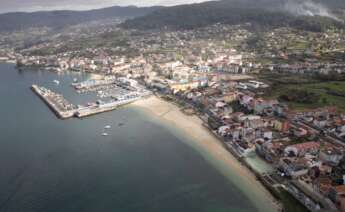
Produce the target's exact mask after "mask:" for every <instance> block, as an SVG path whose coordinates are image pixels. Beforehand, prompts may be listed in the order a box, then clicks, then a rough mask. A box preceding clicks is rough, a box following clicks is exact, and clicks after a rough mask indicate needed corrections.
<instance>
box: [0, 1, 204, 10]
mask: <svg viewBox="0 0 345 212" xmlns="http://www.w3.org/2000/svg"><path fill="white" fill-rule="evenodd" d="M203 1H205V0H0V13H5V12H14V11H29V12H31V11H38V10H60V9H69V10H87V9H95V8H102V7H109V6H114V5H120V6H127V5H137V6H152V5H165V6H171V5H177V4H187V3H195V2H203Z"/></svg>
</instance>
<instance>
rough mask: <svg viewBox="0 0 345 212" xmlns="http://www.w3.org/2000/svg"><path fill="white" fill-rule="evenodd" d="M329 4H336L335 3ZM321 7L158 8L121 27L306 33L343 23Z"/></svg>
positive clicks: (270, 0)
mask: <svg viewBox="0 0 345 212" xmlns="http://www.w3.org/2000/svg"><path fill="white" fill-rule="evenodd" d="M330 1H331V2H333V3H334V2H335V3H334V4H332V5H338V4H336V3H337V0H330ZM330 11H331V9H328V8H327V7H325V6H324V5H321V4H319V3H316V2H312V1H304V0H255V1H254V0H223V1H211V2H204V3H200V4H190V5H179V6H174V7H167V8H161V9H159V10H156V11H153V12H152V13H150V14H148V15H146V16H143V17H140V18H134V19H131V20H127V21H126V22H125V23H123V24H122V25H121V26H122V27H124V28H135V29H159V28H169V29H193V28H197V27H203V26H207V25H211V24H215V23H224V24H232V25H234V24H243V23H248V22H250V23H252V25H253V26H258V27H260V28H262V27H282V26H290V27H294V28H298V29H304V30H309V31H322V30H324V29H325V28H328V27H333V26H334V27H344V24H343V23H342V22H340V21H338V20H336V19H337V18H336V17H335V16H334V15H333V14H332V13H331V12H330Z"/></svg>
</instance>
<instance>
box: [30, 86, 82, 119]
mask: <svg viewBox="0 0 345 212" xmlns="http://www.w3.org/2000/svg"><path fill="white" fill-rule="evenodd" d="M31 89H32V90H33V91H34V92H35V93H36V94H37V95H38V96H39V97H40V98H41V99H42V100H43V101H44V102H45V103H46V104H47V105H48V106H49V108H50V109H51V110H52V111H53V112H54V113H55V114H56V116H58V117H59V118H61V119H68V118H71V117H73V116H74V114H75V112H76V111H77V108H76V106H74V105H73V104H71V103H69V102H68V101H67V100H66V99H65V98H64V97H63V96H62V95H61V94H58V93H55V92H53V91H51V90H49V89H47V88H44V87H40V86H37V85H32V86H31Z"/></svg>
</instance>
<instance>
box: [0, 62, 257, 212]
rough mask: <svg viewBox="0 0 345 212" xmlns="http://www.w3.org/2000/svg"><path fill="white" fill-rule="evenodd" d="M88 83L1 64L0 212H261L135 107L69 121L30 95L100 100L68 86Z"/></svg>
mask: <svg viewBox="0 0 345 212" xmlns="http://www.w3.org/2000/svg"><path fill="white" fill-rule="evenodd" d="M87 77H88V76H85V75H78V74H73V73H70V74H65V75H57V74H56V73H52V72H42V71H30V70H25V71H17V70H16V69H15V68H14V65H9V64H0V120H1V122H0V211H1V212H5V211H6V212H17V211H23V212H31V211H32V212H40V211H42V212H70V211H73V212H74V211H83V212H84V211H85V212H102V211H104V212H105V211H107V212H109V211H114V212H137V211H138V212H156V211H157V212H184V211H186V212H187V211H188V212H193V211H195V212H202V211H209V212H218V211H230V212H231V211H234V212H240V211H256V208H255V207H254V206H253V204H251V203H250V202H249V201H248V198H247V197H246V195H244V193H242V192H241V190H239V189H238V188H237V187H236V186H234V185H233V184H231V182H230V181H229V180H227V179H225V177H223V175H222V174H221V173H219V172H218V171H217V170H216V169H215V168H214V167H213V166H212V165H211V164H210V163H208V162H206V161H205V160H204V159H203V158H202V157H201V156H200V155H199V154H198V153H197V152H196V151H195V150H193V149H192V148H191V147H190V146H188V145H186V144H185V143H184V142H182V141H181V140H179V139H180V138H177V137H176V136H174V134H173V133H171V132H170V131H169V130H168V129H166V128H164V127H161V126H159V125H158V124H157V123H155V122H152V121H150V119H148V117H146V116H145V115H143V114H141V113H139V112H136V111H135V110H134V109H131V108H130V107H124V108H121V109H119V110H116V111H113V112H110V113H105V114H100V115H96V116H93V117H90V118H87V119H83V120H78V119H70V120H66V121H62V120H59V119H57V118H56V117H55V116H54V114H53V113H52V112H51V111H50V110H49V108H48V107H47V106H46V105H44V103H43V102H42V101H41V100H40V99H39V98H38V97H37V96H36V95H35V94H34V93H33V92H32V91H31V90H30V86H31V84H39V85H44V86H46V87H49V88H52V89H54V90H55V91H58V92H60V93H63V94H64V96H65V97H66V98H67V99H68V100H70V101H71V102H72V103H74V104H80V103H86V102H88V101H92V100H94V96H93V95H78V94H76V93H75V92H74V91H73V89H72V88H71V87H70V83H71V82H72V81H73V78H78V79H80V80H81V79H85V78H87ZM54 79H57V80H60V82H61V84H60V86H57V85H55V84H54V83H53V80H54ZM122 124H123V125H122ZM105 125H111V126H112V128H111V129H109V130H107V131H108V133H109V136H107V137H103V136H102V135H101V134H102V132H103V130H104V129H103V128H104V126H105Z"/></svg>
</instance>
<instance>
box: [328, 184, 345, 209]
mask: <svg viewBox="0 0 345 212" xmlns="http://www.w3.org/2000/svg"><path fill="white" fill-rule="evenodd" d="M328 197H329V198H330V199H331V200H332V201H333V202H334V203H335V204H336V205H337V206H338V207H340V206H341V204H343V203H344V202H343V201H344V200H343V199H344V197H345V185H337V186H333V187H331V189H330V191H329V194H328ZM342 211H345V210H342Z"/></svg>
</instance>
